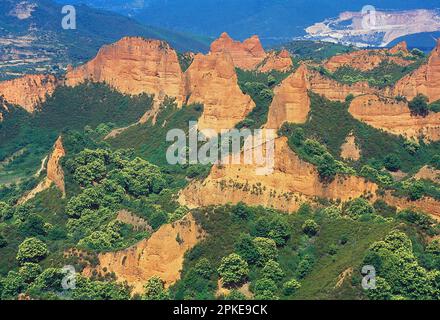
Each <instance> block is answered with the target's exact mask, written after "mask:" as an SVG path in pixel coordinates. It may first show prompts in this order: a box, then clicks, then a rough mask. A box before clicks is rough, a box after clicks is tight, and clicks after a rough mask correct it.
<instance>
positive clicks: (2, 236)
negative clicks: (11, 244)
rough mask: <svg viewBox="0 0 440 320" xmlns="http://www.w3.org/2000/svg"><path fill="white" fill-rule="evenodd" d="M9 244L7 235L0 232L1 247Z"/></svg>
mask: <svg viewBox="0 0 440 320" xmlns="http://www.w3.org/2000/svg"><path fill="white" fill-rule="evenodd" d="M7 245H8V241H7V240H6V238H5V236H4V235H2V234H1V233H0V248H4V247H6V246H7Z"/></svg>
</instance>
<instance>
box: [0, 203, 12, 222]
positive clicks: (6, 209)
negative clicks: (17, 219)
mask: <svg viewBox="0 0 440 320" xmlns="http://www.w3.org/2000/svg"><path fill="white" fill-rule="evenodd" d="M13 215H14V209H13V208H12V207H11V206H10V205H9V204H7V203H6V202H2V201H0V221H5V220H9V219H11V218H12V216H13Z"/></svg>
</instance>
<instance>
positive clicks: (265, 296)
mask: <svg viewBox="0 0 440 320" xmlns="http://www.w3.org/2000/svg"><path fill="white" fill-rule="evenodd" d="M253 289H254V294H255V296H254V298H255V300H278V299H279V297H278V296H277V295H276V292H277V289H278V287H277V285H276V283H275V282H274V281H273V280H271V279H267V278H263V279H259V280H257V281H256V282H255V285H254V288H253Z"/></svg>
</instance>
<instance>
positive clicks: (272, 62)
mask: <svg viewBox="0 0 440 320" xmlns="http://www.w3.org/2000/svg"><path fill="white" fill-rule="evenodd" d="M292 67H293V61H292V57H291V56H290V53H289V52H288V51H287V50H284V49H283V50H281V51H280V52H276V51H271V52H269V53H268V54H267V56H266V58H265V59H264V61H263V62H262V63H261V64H260V65H259V66H258V67H257V70H258V71H260V72H270V71H272V70H276V71H280V72H287V71H289V70H290V69H292Z"/></svg>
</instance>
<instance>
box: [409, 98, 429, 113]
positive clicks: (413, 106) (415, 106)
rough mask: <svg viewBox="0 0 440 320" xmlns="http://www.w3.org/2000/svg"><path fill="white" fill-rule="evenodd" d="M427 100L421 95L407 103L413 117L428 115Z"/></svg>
mask: <svg viewBox="0 0 440 320" xmlns="http://www.w3.org/2000/svg"><path fill="white" fill-rule="evenodd" d="M428 102H429V99H428V97H427V96H425V95H423V94H418V95H417V96H416V97H415V98H414V99H413V100H411V101H410V102H409V103H408V107H409V109H410V110H411V114H413V115H415V116H422V117H426V116H427V115H428V113H429V104H428Z"/></svg>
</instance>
